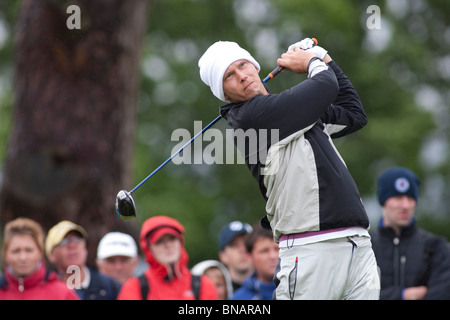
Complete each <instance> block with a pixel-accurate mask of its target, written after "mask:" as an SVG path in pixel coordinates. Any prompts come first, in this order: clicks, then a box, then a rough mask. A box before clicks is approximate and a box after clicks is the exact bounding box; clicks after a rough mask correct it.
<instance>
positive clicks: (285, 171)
mask: <svg viewBox="0 0 450 320" xmlns="http://www.w3.org/2000/svg"><path fill="white" fill-rule="evenodd" d="M308 71H309V74H308V79H306V80H304V81H302V82H301V83H299V84H297V85H295V86H294V87H292V88H290V89H288V90H285V91H283V92H281V93H279V94H269V95H257V96H255V97H253V98H251V99H250V100H248V101H246V102H243V103H231V104H228V105H225V106H223V107H221V114H222V116H223V117H224V118H226V119H227V121H228V123H229V124H230V125H231V126H232V127H233V129H234V131H235V144H237V147H238V149H240V151H241V153H242V154H243V156H244V158H245V160H246V163H247V166H248V167H249V169H250V170H251V172H252V174H253V176H254V178H255V179H256V180H257V181H258V184H259V187H260V190H261V193H262V195H263V197H264V198H265V199H266V201H267V203H266V213H267V215H266V217H265V218H264V219H263V221H262V222H263V225H264V226H266V227H267V226H268V223H267V222H270V228H271V229H272V231H273V233H274V239H275V241H277V242H278V241H279V238H280V236H281V235H282V234H294V233H304V232H309V231H326V230H332V229H338V228H349V227H362V228H368V226H369V219H368V217H367V214H366V211H365V209H364V207H363V205H362V201H361V196H360V194H359V191H358V188H357V186H356V183H355V181H354V180H353V178H352V176H351V174H350V172H349V171H348V169H347V167H346V165H345V163H344V160H343V159H342V157H341V156H340V154H339V152H338V151H337V149H336V147H335V146H334V144H333V142H332V140H331V139H332V138H338V137H342V136H345V135H347V134H350V133H352V132H355V131H357V130H359V129H360V128H362V127H363V126H364V125H365V124H366V123H367V118H366V114H365V112H364V109H363V107H362V104H361V101H360V99H359V97H358V95H357V93H356V90H355V89H354V88H353V85H352V84H351V82H350V81H349V79H348V78H347V77H346V76H345V74H344V73H343V72H342V70H341V69H340V68H339V67H338V65H337V64H336V63H335V62H334V61H331V62H330V63H329V64H327V65H325V64H324V63H323V62H321V63H318V62H317V61H315V62H314V64H313V63H310V66H309V67H308ZM239 129H241V130H242V131H243V132H244V133H246V134H247V133H248V131H249V130H250V133H251V131H254V134H255V135H256V137H257V146H258V148H259V149H258V150H257V152H255V150H254V149H253V150H252V146H248V144H245V146H244V148H242V145H241V147H240V146H239V143H238V142H236V141H237V140H239V135H238V134H237V132H239ZM274 135H275V136H278V137H274ZM250 136H251V135H250V134H247V137H250ZM241 140H242V138H241ZM255 153H257V156H256V157H255ZM252 157H253V159H252Z"/></svg>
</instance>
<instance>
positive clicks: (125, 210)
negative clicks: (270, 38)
mask: <svg viewBox="0 0 450 320" xmlns="http://www.w3.org/2000/svg"><path fill="white" fill-rule="evenodd" d="M311 39H312V40H313V41H314V42H315V45H317V43H318V42H317V40H316V39H315V38H311ZM283 69H284V68H283V67H280V66H278V67H276V68H275V69H274V70H272V72H270V73H269V75H268V76H267V77H265V78H264V79H263V80H262V82H264V83H266V82H267V81H269V80H270V79H273V78H274V77H275V76H276V75H277V74H278V73H280V72H281V71H282V70H283ZM221 118H222V116H221V115H219V116H218V117H217V118H215V119H214V120H213V121H212V122H211V123H210V124H208V125H207V126H206V127H204V128H203V129H202V130H201V131H200V132H198V133H197V134H196V135H195V136H194V137H193V138H192V139H191V140H189V141H188V142H187V143H186V144H185V145H183V146H182V147H181V148H180V149H178V151H176V152H175V153H174V154H172V155H171V156H170V157H169V158H168V159H167V160H166V161H164V162H163V163H162V164H161V165H160V166H159V167H158V168H156V169H155V170H154V171H153V172H152V173H150V174H149V175H148V176H147V177H146V178H145V179H144V180H142V181H141V182H140V183H139V184H138V185H137V186H136V187H134V188H133V189H131V190H130V191H126V190H120V191H119V193H118V194H117V197H116V212H117V215H118V216H119V217H120V218H121V219H122V220H131V219H134V218H135V217H136V205H135V203H134V200H133V197H132V196H131V194H132V193H133V192H134V191H136V190H137V189H138V188H139V187H140V186H142V185H143V184H144V183H145V182H147V181H148V179H150V178H151V177H152V176H153V175H154V174H155V173H156V172H158V171H159V170H161V168H163V167H164V166H165V165H166V164H167V163H169V162H170V161H171V160H172V159H173V158H174V157H175V156H176V155H178V154H179V153H180V152H181V151H183V150H184V148H186V147H187V146H188V145H189V144H191V143H192V141H194V140H195V139H196V138H197V137H198V136H199V135H201V134H203V133H204V132H205V131H206V130H208V129H209V128H211V127H212V126H213V125H214V124H215V123H216V122H218V121H219V120H220V119H221Z"/></svg>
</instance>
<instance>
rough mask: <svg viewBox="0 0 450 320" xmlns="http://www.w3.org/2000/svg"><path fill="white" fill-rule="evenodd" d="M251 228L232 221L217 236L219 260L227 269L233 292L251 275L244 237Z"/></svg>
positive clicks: (251, 269) (251, 267)
mask: <svg viewBox="0 0 450 320" xmlns="http://www.w3.org/2000/svg"><path fill="white" fill-rule="evenodd" d="M251 231H252V227H251V226H250V225H249V224H247V223H243V222H241V221H233V222H230V223H229V224H227V225H226V226H224V227H223V228H222V230H221V231H220V234H219V259H220V261H221V262H222V263H223V264H224V265H225V266H226V267H227V268H228V271H229V273H230V277H231V281H232V283H233V291H236V290H237V289H239V288H240V287H241V285H242V283H243V282H244V280H245V279H246V278H247V277H248V276H249V275H251V274H252V272H253V270H254V268H253V264H252V260H251V258H250V255H249V254H248V252H247V250H246V249H245V243H244V238H245V235H246V234H247V233H249V232H251Z"/></svg>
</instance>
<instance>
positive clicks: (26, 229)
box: [2, 218, 44, 256]
mask: <svg viewBox="0 0 450 320" xmlns="http://www.w3.org/2000/svg"><path fill="white" fill-rule="evenodd" d="M16 235H29V236H31V237H32V238H33V239H34V241H35V242H36V244H37V246H38V248H39V250H40V251H41V252H42V253H44V231H43V230H42V227H41V226H40V224H39V223H37V222H36V221H34V220H31V219H28V218H17V219H15V220H12V221H10V222H8V223H7V224H6V225H5V230H4V233H3V247H2V256H4V255H5V253H6V250H7V249H8V246H9V244H10V242H11V239H12V238H13V237H14V236H16Z"/></svg>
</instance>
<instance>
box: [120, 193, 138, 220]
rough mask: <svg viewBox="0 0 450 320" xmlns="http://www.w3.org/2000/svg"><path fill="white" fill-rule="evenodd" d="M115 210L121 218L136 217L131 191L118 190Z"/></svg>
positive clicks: (129, 218)
mask: <svg viewBox="0 0 450 320" xmlns="http://www.w3.org/2000/svg"><path fill="white" fill-rule="evenodd" d="M116 212H117V215H118V216H119V217H120V219H122V220H131V219H134V218H135V217H136V206H135V205H134V200H133V197H132V196H131V193H129V192H128V191H125V190H120V191H119V193H118V194H117V197H116Z"/></svg>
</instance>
